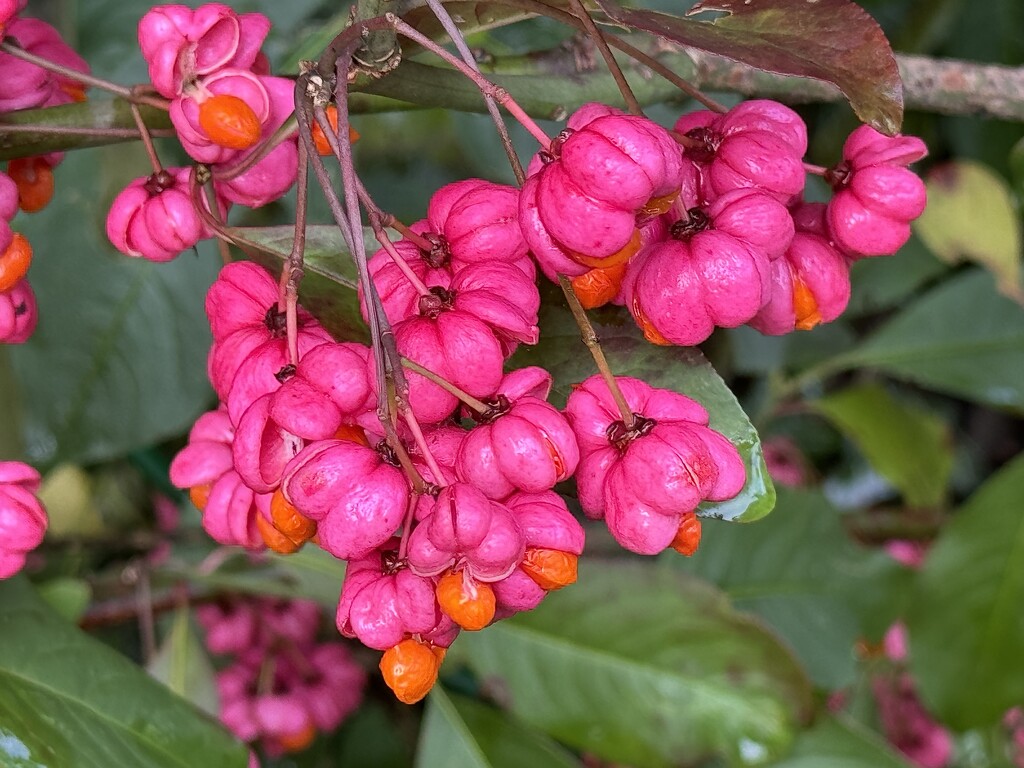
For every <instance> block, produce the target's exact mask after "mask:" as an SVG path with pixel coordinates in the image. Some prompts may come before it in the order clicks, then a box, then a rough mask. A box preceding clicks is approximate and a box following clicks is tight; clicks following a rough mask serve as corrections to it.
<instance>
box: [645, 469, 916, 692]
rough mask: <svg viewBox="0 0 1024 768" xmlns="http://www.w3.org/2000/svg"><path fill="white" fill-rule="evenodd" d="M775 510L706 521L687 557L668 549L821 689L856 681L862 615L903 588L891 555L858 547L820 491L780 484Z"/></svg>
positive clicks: (882, 609)
mask: <svg viewBox="0 0 1024 768" xmlns="http://www.w3.org/2000/svg"><path fill="white" fill-rule="evenodd" d="M777 490H778V502H777V504H776V508H775V511H774V512H773V513H772V514H771V515H770V516H769V517H768V518H767V519H766V520H762V521H760V522H759V523H758V524H757V525H752V526H746V525H724V524H721V523H717V522H715V521H709V522H707V523H705V525H704V531H703V536H702V538H701V545H700V549H698V550H697V552H696V554H694V555H693V556H692V557H689V558H685V557H680V556H679V555H678V554H676V553H675V552H668V553H666V554H665V555H664V556H663V559H664V560H665V561H666V562H667V563H668V564H670V565H671V566H673V567H674V568H677V569H679V570H681V571H685V572H687V573H691V574H693V575H695V576H699V577H701V578H703V579H707V580H708V581H711V582H713V583H714V584H716V585H717V586H718V587H720V588H721V589H722V590H724V591H725V593H726V594H727V595H729V597H730V598H731V599H732V601H733V604H734V605H735V606H736V607H737V608H739V609H741V610H744V611H751V612H753V613H756V614H757V615H758V616H760V617H761V618H763V619H764V620H765V621H766V622H767V623H768V624H769V625H770V626H771V627H772V628H773V629H775V630H776V631H777V632H778V633H779V634H780V635H782V637H783V638H784V639H785V640H786V641H787V642H788V643H789V644H790V646H792V648H793V649H794V650H795V651H796V652H797V654H798V655H799V656H800V659H801V661H802V662H803V664H804V666H805V668H806V669H807V671H808V674H809V675H810V676H811V678H812V680H813V681H814V682H815V684H816V685H818V686H819V687H821V688H826V689H830V690H836V689H839V688H842V687H844V686H846V685H849V684H850V683H852V682H853V678H854V673H855V659H854V656H853V654H852V653H851V649H852V648H853V647H854V645H855V644H856V642H857V640H859V639H860V638H861V637H863V636H865V635H867V634H869V632H868V629H867V627H866V626H865V625H866V622H865V620H864V616H865V615H866V614H877V613H887V612H888V611H886V606H884V605H879V604H878V600H877V599H876V600H862V601H861V602H860V603H859V602H858V601H854V600H852V599H848V598H849V597H850V596H852V595H854V594H857V595H860V596H862V597H867V598H870V597H872V596H873V597H875V598H878V597H882V596H892V595H894V594H896V593H898V592H899V591H900V589H899V588H900V585H899V583H898V581H897V579H898V578H899V575H900V573H899V572H900V570H901V569H899V568H898V566H897V565H896V563H895V561H893V560H891V559H890V558H888V556H886V555H884V554H881V553H878V552H872V551H870V550H867V549H863V548H860V547H857V546H855V545H854V544H852V543H851V542H850V540H849V537H848V536H847V534H846V532H845V531H844V529H843V526H842V523H841V522H840V517H839V512H838V511H837V510H836V509H835V508H834V507H833V506H832V505H831V504H829V503H828V501H827V500H826V499H825V497H824V496H823V495H822V494H821V493H820V492H818V491H810V490H792V489H788V488H782V487H780V488H778V489H777Z"/></svg>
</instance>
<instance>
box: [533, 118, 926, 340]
mask: <svg viewBox="0 0 1024 768" xmlns="http://www.w3.org/2000/svg"><path fill="white" fill-rule="evenodd" d="M677 142H678V143H677ZM680 145H681V146H680ZM806 151H807V131H806V127H805V126H804V123H803V121H802V120H801V119H800V117H799V116H798V115H797V114H796V113H795V112H793V111H792V110H791V109H789V108H788V107H785V106H783V105H781V104H779V103H777V102H774V101H767V100H752V101H746V102H743V103H741V104H739V105H738V106H736V107H734V108H733V109H731V110H729V111H728V112H726V113H724V114H716V113H713V112H710V111H698V112H693V113H689V114H686V115H683V116H682V117H680V118H679V120H678V121H677V122H676V125H675V126H674V130H673V131H672V132H669V131H667V130H665V129H663V128H661V127H660V126H658V125H656V124H655V123H653V122H651V121H649V120H646V119H645V118H642V117H636V116H632V115H625V114H622V113H620V112H618V111H617V110H614V109H612V108H610V107H606V106H603V105H598V104H587V105H584V106H583V107H581V108H580V110H579V111H577V112H576V113H575V114H574V115H573V116H572V117H570V118H569V122H568V127H567V129H566V130H565V131H563V132H562V133H561V134H560V135H559V136H558V137H557V138H556V139H555V140H554V141H553V142H552V143H551V146H550V147H549V148H547V149H545V150H543V151H542V152H540V153H539V154H538V155H537V156H536V157H535V158H534V160H533V162H532V163H531V165H530V178H529V179H528V180H527V182H526V184H525V185H524V187H523V190H522V193H521V195H520V207H519V220H520V224H521V226H522V229H523V232H524V235H525V236H526V239H527V242H528V243H529V246H530V249H531V250H532V252H533V254H534V255H535V256H536V258H537V259H538V262H539V263H540V265H541V269H542V270H543V271H544V272H545V274H546V275H547V276H548V277H550V278H552V279H554V277H555V276H556V275H557V274H559V273H561V274H565V275H568V276H571V277H573V278H574V284H575V285H576V287H577V290H578V291H580V292H581V293H583V294H585V296H584V299H585V303H587V301H589V302H590V303H591V305H594V306H596V305H598V304H600V303H604V302H607V301H615V302H616V303H619V304H624V305H625V306H626V307H627V308H628V309H629V311H630V312H631V314H632V315H633V318H634V319H635V320H636V322H637V324H638V325H639V326H640V328H641V329H642V330H643V332H644V335H645V336H646V337H647V339H648V340H650V341H652V342H654V343H657V344H677V345H683V346H688V345H693V344H698V343H700V342H702V341H704V340H705V339H706V338H707V337H708V336H709V335H710V334H711V332H712V331H713V330H714V328H716V327H727V328H732V327H736V326H739V325H743V324H748V325H750V326H752V327H754V328H756V329H757V330H759V331H761V332H762V333H766V334H772V335H776V334H783V333H788V332H790V331H793V330H797V329H799V330H807V329H810V328H813V327H814V326H816V325H818V324H819V323H823V322H829V321H831V320H834V319H835V318H836V317H838V315H839V314H840V313H841V312H842V311H843V310H844V309H845V307H846V304H847V302H848V301H849V295H850V283H849V267H850V264H851V262H853V261H855V260H857V259H859V258H864V257H867V256H880V255H886V254H892V253H895V252H896V251H897V250H898V249H899V248H900V246H902V245H903V244H904V243H905V242H906V240H907V238H908V237H909V236H910V222H911V221H912V220H913V219H915V218H916V217H917V216H918V215H920V213H921V211H922V210H923V209H924V205H925V188H924V185H923V183H922V182H921V180H920V179H919V178H918V177H917V176H916V175H915V174H914V173H913V172H911V171H910V170H908V169H907V168H906V167H905V166H906V165H907V164H909V163H911V162H914V161H916V160H919V159H921V158H922V157H924V155H925V154H926V148H925V146H924V144H923V142H921V140H920V139H917V138H914V137H907V136H896V137H893V138H890V137H887V136H883V135H882V134H880V133H878V132H877V131H875V130H874V129H872V128H870V127H868V126H861V127H860V128H858V129H856V130H855V131H854V132H853V133H852V134H851V135H850V137H849V139H848V140H847V142H846V145H845V146H844V149H843V160H842V161H841V162H840V163H839V164H838V165H836V166H835V167H834V168H831V169H828V170H827V171H826V172H825V173H824V175H825V178H826V180H827V181H828V182H829V183H830V184H831V186H832V188H833V190H834V195H833V198H832V200H831V201H830V202H829V203H828V204H827V205H825V204H814V203H806V202H804V201H803V197H802V196H803V190H804V183H805V179H806V174H807V172H806V171H805V166H804V162H803V156H804V154H805V153H806Z"/></svg>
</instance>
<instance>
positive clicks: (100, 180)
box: [8, 148, 220, 463]
mask: <svg viewBox="0 0 1024 768" xmlns="http://www.w3.org/2000/svg"><path fill="white" fill-rule="evenodd" d="M136 160H137V161H138V164H137V165H136V164H135V161H136ZM144 163H145V159H144V156H143V155H141V154H139V155H137V156H136V155H133V154H132V153H129V152H126V151H125V150H124V149H110V148H108V149H100V150H88V151H82V152H75V153H72V154H69V155H68V157H67V159H66V160H65V161H64V163H63V164H62V165H61V166H60V168H58V169H57V171H56V176H57V185H58V187H59V188H60V194H58V195H57V196H56V197H55V198H54V200H53V202H52V203H51V204H50V206H49V207H48V208H47V209H46V210H44V211H42V212H40V213H37V214H35V215H33V216H29V217H25V218H19V219H18V220H16V222H15V227H16V228H17V229H18V230H20V231H21V232H23V233H24V234H25V235H26V237H28V239H29V241H30V242H32V243H33V245H34V246H35V251H36V254H35V259H34V261H33V264H32V274H31V280H32V287H33V289H34V290H35V292H36V296H37V298H38V300H39V315H40V319H39V327H38V328H37V329H36V332H35V335H34V336H33V337H32V341H31V343H29V344H23V345H20V346H17V347H12V348H11V349H10V350H9V352H8V354H9V355H10V359H11V362H12V364H13V366H14V370H15V373H16V375H17V378H18V382H19V387H20V395H21V398H22V400H23V403H24V413H23V424H24V429H25V442H26V446H27V450H28V455H29V456H30V458H31V459H32V461H34V462H38V463H51V462H55V461H58V460H75V461H78V462H82V463H84V462H93V461H100V460H103V459H108V458H111V457H114V456H118V455H122V454H124V453H126V452H128V451H131V450H133V449H135V448H139V447H142V446H145V445H149V444H151V443H154V442H157V441H159V440H162V439H165V438H168V437H170V436H173V435H178V434H181V433H182V432H183V431H185V430H186V429H187V428H188V426H189V425H190V424H191V423H192V421H193V420H194V419H195V418H196V416H198V415H199V414H200V413H201V412H202V411H203V410H204V408H206V407H207V405H208V400H209V398H210V397H211V391H210V386H209V384H208V383H207V381H206V356H207V353H208V351H209V347H210V331H209V328H208V326H207V322H206V316H205V313H204V311H203V301H204V298H205V295H206V290H207V288H208V287H209V286H210V283H212V282H213V279H214V277H215V276H216V274H217V271H218V269H219V266H220V263H219V260H215V259H214V258H199V259H197V258H196V257H195V256H193V255H192V254H190V253H185V254H183V255H181V256H179V257H178V258H177V259H176V260H175V261H173V262H171V263H169V264H154V263H152V262H148V261H145V260H143V259H131V258H128V257H126V256H122V255H120V254H117V253H115V252H114V249H113V247H112V246H111V245H110V244H109V243H108V242H107V240H106V237H105V235H104V234H103V233H104V221H105V219H106V215H107V206H108V204H109V202H110V200H111V198H112V197H113V196H114V194H115V193H116V192H117V191H118V190H119V189H120V187H121V186H123V185H124V184H125V183H127V181H128V180H129V179H128V178H126V175H127V174H130V173H133V172H140V171H141V172H144V171H143V170H142V169H143V168H144V167H145V166H144ZM212 255H213V254H212V253H207V256H208V257H212Z"/></svg>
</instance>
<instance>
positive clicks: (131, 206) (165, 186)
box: [106, 168, 228, 262]
mask: <svg viewBox="0 0 1024 768" xmlns="http://www.w3.org/2000/svg"><path fill="white" fill-rule="evenodd" d="M190 173H191V169H189V168H167V169H165V170H164V171H162V172H160V173H154V174H152V175H151V176H144V177H142V178H138V179H135V181H133V182H132V183H131V184H129V185H128V186H127V187H126V188H125V189H123V190H121V192H120V193H119V194H118V196H117V197H115V198H114V202H113V203H112V204H111V206H110V211H109V212H108V214H107V225H106V228H107V239H109V240H110V242H111V243H112V244H113V246H114V247H115V248H117V250H119V251H120V252H121V253H123V254H125V255H126V256H135V257H141V258H144V259H147V260H149V261H156V262H164V261H170V260H171V259H174V258H175V257H177V256H178V255H179V254H181V252H182V251H186V250H188V249H189V248H192V247H193V246H195V245H196V243H198V242H199V241H200V240H204V239H206V238H209V237H213V231H212V230H211V229H210V228H209V227H208V226H207V225H206V224H205V223H204V222H203V219H202V217H201V216H200V214H199V212H198V211H196V209H195V206H194V205H193V203H192V194H191V192H190V189H189V175H190ZM203 205H204V207H205V208H206V211H207V212H209V211H210V207H209V202H208V201H207V200H206V196H205V195H204V196H203ZM217 207H218V210H219V216H220V217H221V218H223V217H224V216H226V215H227V211H228V203H227V201H226V200H224V198H223V197H218V198H217Z"/></svg>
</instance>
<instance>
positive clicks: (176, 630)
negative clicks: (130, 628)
mask: <svg viewBox="0 0 1024 768" xmlns="http://www.w3.org/2000/svg"><path fill="white" fill-rule="evenodd" d="M147 669H148V670H149V674H151V675H152V676H153V677H154V678H156V679H157V680H159V681H160V682H161V683H163V684H164V685H166V686H167V687H168V688H170V689H171V690H172V691H174V693H176V694H177V695H178V696H181V698H183V699H185V700H187V701H190V702H192V703H193V704H195V705H196V706H197V707H199V709H201V710H203V711H204V712H208V713H209V714H210V715H212V716H214V717H216V716H217V712H218V711H219V710H220V701H219V699H218V696H217V686H216V685H215V684H214V677H213V664H212V663H211V662H210V657H209V654H207V652H206V646H204V645H203V641H202V640H200V639H199V636H198V635H197V634H196V631H195V628H194V627H193V626H192V622H191V621H190V619H189V610H188V608H187V607H182V608H179V609H178V610H177V611H175V614H174V621H173V623H172V624H171V629H170V632H168V633H167V637H165V638H164V642H163V645H162V646H160V650H159V651H157V653H156V655H155V656H154V657H153V658H152V659H151V660H150V662H149V664H148V665H147Z"/></svg>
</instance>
